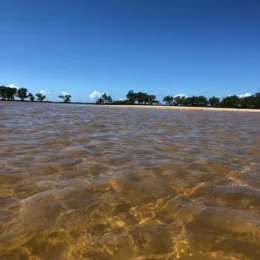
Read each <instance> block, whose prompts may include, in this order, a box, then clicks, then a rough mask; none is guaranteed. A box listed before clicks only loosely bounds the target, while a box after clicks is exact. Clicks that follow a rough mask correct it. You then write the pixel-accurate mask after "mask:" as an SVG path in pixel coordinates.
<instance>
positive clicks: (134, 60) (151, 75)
mask: <svg viewBox="0 0 260 260" xmlns="http://www.w3.org/2000/svg"><path fill="white" fill-rule="evenodd" d="M259 14H260V1H257V0H255V1H253V0H244V1H239V0H223V1H222V0H217V1H215V0H196V1H195V0H171V1H163V0H161V1H159V0H157V1H155V0H149V1H148V0H103V1H101V0H91V1H88V0H85V1H77V0H74V1H67V0H63V1H59V0H56V1H53V0H51V1H50V0H45V1H41V0H30V1H29V0H23V1H21V0H17V1H13V0H0V37H1V39H0V59H1V63H0V85H1V84H4V85H9V84H14V85H16V86H20V87H25V88H27V89H28V90H29V91H30V92H32V93H38V92H39V91H40V90H44V91H46V92H48V95H47V96H48V99H49V100H57V95H59V94H61V93H62V91H65V92H67V93H70V94H71V95H72V101H90V98H89V95H90V94H91V93H92V92H93V91H97V92H100V93H102V92H106V93H108V94H110V95H111V96H112V98H114V99H120V98H124V97H125V94H126V93H127V92H128V91H129V90H134V91H144V92H148V93H149V94H155V95H157V97H158V98H160V99H161V98H162V97H163V96H165V95H176V94H186V95H206V96H212V95H216V96H220V97H222V96H226V95H228V94H244V93H255V92H259V91H260V15H259Z"/></svg>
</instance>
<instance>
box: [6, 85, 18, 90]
mask: <svg viewBox="0 0 260 260" xmlns="http://www.w3.org/2000/svg"><path fill="white" fill-rule="evenodd" d="M8 87H9V88H17V89H19V88H20V87H18V86H15V85H14V84H10V85H9V86H8Z"/></svg>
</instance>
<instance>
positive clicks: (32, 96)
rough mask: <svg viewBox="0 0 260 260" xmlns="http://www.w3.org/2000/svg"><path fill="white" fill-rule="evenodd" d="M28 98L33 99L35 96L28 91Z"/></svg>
mask: <svg viewBox="0 0 260 260" xmlns="http://www.w3.org/2000/svg"><path fill="white" fill-rule="evenodd" d="M28 98H29V99H30V101H32V102H33V101H34V99H35V97H34V95H33V94H32V93H29V94H28Z"/></svg>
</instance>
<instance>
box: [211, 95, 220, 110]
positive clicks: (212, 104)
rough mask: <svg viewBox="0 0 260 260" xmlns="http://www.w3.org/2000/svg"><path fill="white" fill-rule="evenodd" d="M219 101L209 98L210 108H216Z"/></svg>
mask: <svg viewBox="0 0 260 260" xmlns="http://www.w3.org/2000/svg"><path fill="white" fill-rule="evenodd" d="M219 102H220V99H219V98H218V97H215V96H213V97H210V98H209V105H210V106H212V107H217V106H218V105H219Z"/></svg>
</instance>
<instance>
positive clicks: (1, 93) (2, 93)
mask: <svg viewBox="0 0 260 260" xmlns="http://www.w3.org/2000/svg"><path fill="white" fill-rule="evenodd" d="M6 88H7V87H6V86H4V85H2V86H0V98H1V99H2V100H6V99H7V95H6Z"/></svg>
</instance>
